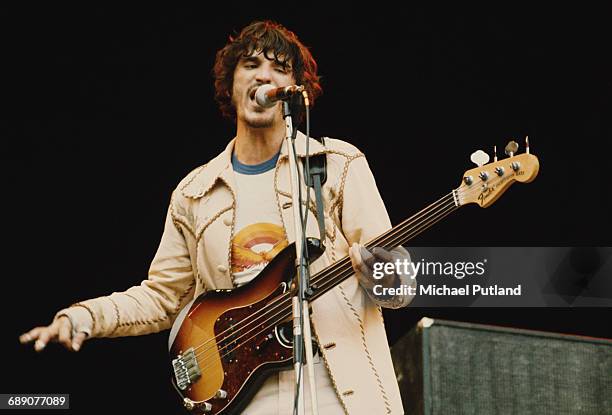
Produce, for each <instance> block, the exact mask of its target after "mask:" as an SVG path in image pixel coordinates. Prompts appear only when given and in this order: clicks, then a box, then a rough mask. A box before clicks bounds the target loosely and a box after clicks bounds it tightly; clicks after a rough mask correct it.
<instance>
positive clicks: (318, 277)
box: [196, 186, 481, 357]
mask: <svg viewBox="0 0 612 415" xmlns="http://www.w3.org/2000/svg"><path fill="white" fill-rule="evenodd" d="M461 187H465V186H461ZM461 187H460V188H458V189H456V190H455V191H454V192H456V193H457V195H456V196H458V197H459V198H463V197H465V196H466V195H467V194H468V193H472V192H474V191H480V190H481V189H480V188H478V187H475V188H472V189H468V190H463V189H461ZM454 192H451V193H449V194H448V195H446V196H444V197H442V198H441V199H440V200H439V201H437V202H435V203H433V204H432V205H430V206H429V207H427V208H425V209H423V210H422V211H421V212H419V213H418V214H417V215H414V216H413V217H411V218H409V219H407V220H406V221H404V222H405V223H401V224H400V225H398V226H397V227H396V228H395V229H394V230H393V229H392V231H391V232H387V233H385V234H383V235H381V236H380V237H378V238H375V239H374V240H372V241H371V242H369V243H368V244H366V246H368V245H377V246H379V245H380V243H381V242H382V241H384V240H385V239H387V241H386V242H385V246H391V245H396V244H398V243H396V242H399V239H398V238H401V236H402V235H397V234H398V233H400V234H401V233H404V232H405V231H406V229H404V228H406V227H407V225H408V224H410V223H412V222H414V221H415V220H416V219H417V217H418V216H423V214H424V213H425V211H427V210H432V209H433V208H432V206H436V205H439V204H440V203H444V202H447V203H448V202H450V201H451V200H450V199H451V198H452V202H453V204H452V209H450V210H448V211H447V212H445V213H444V212H443V215H442V216H441V217H439V218H434V219H435V220H434V221H429V223H424V224H422V225H421V226H420V227H418V228H417V229H416V230H417V231H418V232H422V231H423V230H425V229H427V228H428V227H429V226H431V225H433V224H434V223H436V222H437V221H438V220H440V219H442V217H444V216H446V215H447V214H449V213H450V212H451V211H453V210H455V209H456V208H458V207H457V206H455V200H454V197H455V194H454ZM447 199H449V200H447ZM442 208H443V209H444V208H447V206H443V207H442ZM436 209H439V207H436ZM394 234H395V236H394ZM379 240H380V241H379ZM348 259H349V258H348V257H345V260H348ZM340 262H342V261H340ZM346 262H347V263H348V262H349V261H346ZM338 265H340V264H338ZM341 265H344V264H341ZM338 268H339V267H338V266H336V267H334V266H332V267H328V269H327V270H324V271H327V272H324V271H322V272H321V273H319V274H320V275H315V276H314V277H313V285H315V284H317V282H318V281H321V280H323V279H325V277H326V276H327V275H324V274H333V273H335V272H337V271H339V270H338ZM348 270H349V271H350V272H349V274H347V276H349V275H351V274H352V267H349V268H348ZM342 271H344V270H342ZM347 276H343V277H341V278H340V281H341V280H343V279H344V278H346V277H347ZM324 284H325V285H329V282H328V281H326V282H325V283H324ZM333 284H335V283H334V282H333V280H332V285H333ZM317 290H318V291H320V288H319V287H317ZM283 297H284V298H283ZM287 297H288V295H286V294H283V295H281V296H279V297H278V298H277V300H276V301H275V302H276V303H277V302H278V301H280V300H283V299H287ZM283 303H284V304H281V306H282V305H285V304H286V301H284V302H283ZM274 305H275V304H274V302H273V303H270V304H267V305H266V306H264V307H262V308H261V309H260V310H258V312H259V311H264V310H265V309H266V308H268V310H267V312H266V313H264V315H263V316H258V317H257V318H255V319H252V318H251V317H254V316H255V315H251V316H250V317H249V318H247V319H246V320H243V326H244V325H246V326H249V325H250V324H251V323H253V322H255V321H256V320H257V319H260V317H265V315H266V314H269V313H270V312H274V311H275V310H274V309H271V308H270V307H271V306H274ZM255 314H257V313H255ZM273 317H275V316H273ZM273 317H271V318H273ZM249 320H250V321H249ZM268 320H270V318H268V319H267V320H265V321H264V322H263V323H261V322H260V323H258V324H257V325H256V326H255V327H252V328H251V330H249V331H248V332H246V333H244V334H242V335H241V336H240V337H238V338H234V339H232V340H231V342H230V343H229V344H227V345H226V346H224V347H223V348H221V349H219V351H221V350H223V349H225V348H226V347H228V346H230V345H232V344H235V343H236V342H237V341H238V340H240V339H241V338H243V337H244V336H245V335H248V334H249V333H250V332H252V331H253V330H255V328H256V327H257V326H259V325H261V324H265V323H266V322H267V321H268ZM247 328H248V327H247ZM231 329H232V330H235V329H236V327H235V326H234V327H232V328H231ZM244 329H245V328H244V327H242V328H240V329H239V330H238V332H239V331H241V330H244ZM266 330H267V328H266V329H264V331H266ZM226 331H227V330H225V332H226ZM223 333H224V332H222V333H219V335H217V336H215V337H214V338H212V339H209V340H208V341H207V342H210V341H212V340H215V339H217V338H218V337H219V336H221V335H222V334H223ZM236 334H238V333H237V332H236V331H234V332H233V333H232V334H231V335H230V336H227V337H225V338H223V339H222V340H221V341H225V340H227V338H228V337H235V336H236ZM249 340H250V339H249ZM207 342H205V343H203V344H202V345H200V346H198V347H197V348H200V347H202V346H204V345H205V344H206V343H207ZM205 352H206V350H204V351H202V352H200V353H198V354H197V356H196V357H199V356H201V355H202V354H204V353H205Z"/></svg>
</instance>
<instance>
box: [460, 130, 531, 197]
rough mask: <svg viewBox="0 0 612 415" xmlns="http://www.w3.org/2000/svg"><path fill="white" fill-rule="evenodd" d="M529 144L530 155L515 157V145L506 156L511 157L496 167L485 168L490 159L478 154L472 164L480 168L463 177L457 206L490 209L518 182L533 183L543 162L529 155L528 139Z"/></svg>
mask: <svg viewBox="0 0 612 415" xmlns="http://www.w3.org/2000/svg"><path fill="white" fill-rule="evenodd" d="M525 141H526V143H527V152H526V153H523V154H519V155H514V153H515V152H516V150H517V149H518V144H517V143H516V142H514V141H511V142H510V143H508V145H507V146H506V154H508V155H509V157H508V158H505V159H503V160H499V161H494V162H493V163H488V164H483V163H486V161H488V155H486V153H484V152H483V151H478V152H476V153H474V154H473V155H472V161H474V162H475V163H477V164H478V165H479V166H478V167H476V168H473V169H471V170H468V171H466V172H465V173H464V174H463V180H462V181H461V184H460V185H459V187H457V188H456V189H455V190H454V192H453V193H454V195H455V198H456V203H457V205H458V206H461V205H466V204H468V203H476V204H477V205H479V206H480V207H483V208H484V207H489V206H490V205H492V204H493V202H495V201H496V200H497V199H498V198H499V197H500V196H501V195H502V194H503V193H504V192H505V191H506V190H507V189H508V187H510V185H512V184H513V183H514V182H521V183H529V182H531V181H533V180H534V179H535V178H536V176H537V175H538V171H539V169H540V162H539V161H538V158H537V157H536V156H534V155H533V154H530V153H529V141H528V138H525ZM495 159H497V156H496V157H495ZM481 164H482V165H481Z"/></svg>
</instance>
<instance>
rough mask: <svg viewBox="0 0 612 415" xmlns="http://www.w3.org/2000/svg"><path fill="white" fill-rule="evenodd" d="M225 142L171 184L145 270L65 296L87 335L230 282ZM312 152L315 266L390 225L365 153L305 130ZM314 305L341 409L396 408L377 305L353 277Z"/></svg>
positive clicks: (146, 328)
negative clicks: (136, 281) (90, 294)
mask: <svg viewBox="0 0 612 415" xmlns="http://www.w3.org/2000/svg"><path fill="white" fill-rule="evenodd" d="M305 142H306V140H305V136H304V135H303V134H301V133H300V134H299V135H298V138H297V139H296V152H297V154H298V155H300V156H302V155H304V154H305ZM232 149H233V141H232V142H230V143H229V145H228V146H227V148H226V149H225V151H223V152H222V153H221V154H220V155H219V156H217V157H216V158H214V159H213V160H211V161H210V162H209V163H208V164H206V165H204V166H201V167H199V168H197V169H195V170H194V171H192V172H191V173H189V174H188V175H187V177H185V178H184V179H183V180H182V181H181V182H180V183H179V185H178V186H177V188H176V190H175V191H174V192H173V194H172V199H171V202H170V207H169V210H168V214H167V217H166V223H165V228H164V233H163V236H162V238H161V242H160V245H159V249H158V251H157V253H156V255H155V258H154V259H153V262H152V264H151V267H150V270H149V278H148V279H147V280H145V281H143V282H142V283H141V284H140V285H139V286H135V287H132V288H130V289H128V290H126V291H124V292H120V293H117V292H116V293H113V294H111V295H109V296H106V297H100V298H96V299H92V300H87V301H83V302H80V303H77V304H75V305H74V306H73V307H76V308H79V306H82V307H84V308H85V309H86V310H88V311H89V313H90V315H91V317H92V318H93V321H94V325H93V328H92V329H93V333H92V336H93V337H117V336H133V335H140V334H147V333H152V332H158V331H160V330H165V329H168V328H170V327H171V325H172V323H173V321H174V319H175V318H176V316H177V314H178V313H179V311H180V310H181V308H182V307H184V306H185V305H186V304H187V303H188V302H189V301H191V300H192V299H193V298H194V296H196V297H197V296H198V295H200V294H201V293H202V292H204V291H206V290H210V289H219V288H225V289H227V288H232V287H233V279H232V275H231V266H230V264H231V245H230V244H231V242H230V241H231V239H232V236H233V232H234V221H235V203H236V201H235V200H236V198H235V194H234V189H235V185H234V177H233V170H232V165H231V154H232ZM310 153H311V154H320V153H326V154H327V175H328V178H327V183H326V185H325V186H324V188H323V198H324V203H325V226H326V234H327V235H326V241H325V246H326V247H327V249H326V251H325V253H324V255H323V256H322V257H321V258H319V259H318V260H317V261H315V263H313V266H312V271H313V274H314V273H315V272H317V271H318V270H320V269H322V268H324V267H325V266H327V265H329V264H331V263H333V262H336V261H338V260H339V259H342V258H343V257H345V256H346V255H347V253H348V248H349V246H350V245H351V244H352V243H353V242H357V243H365V242H367V241H369V240H370V239H372V238H374V237H375V236H378V235H379V234H381V233H383V232H384V231H386V230H388V229H389V228H390V221H389V217H388V215H387V212H386V209H385V207H384V204H383V201H382V199H381V197H380V194H379V192H378V189H377V187H376V183H375V181H374V177H373V176H372V173H371V171H370V168H369V167H368V164H367V161H366V159H365V157H364V155H363V154H362V153H360V152H359V150H358V149H357V148H355V147H354V146H352V145H350V144H348V143H346V142H344V141H340V140H334V139H326V144H325V146H323V145H321V144H320V143H319V142H317V141H316V140H312V139H311V141H310ZM288 164H289V163H288V157H287V154H286V150H285V145H284V144H283V147H282V151H281V156H280V157H279V160H278V162H277V165H276V170H275V183H274V185H275V190H276V199H277V204H278V209H279V212H280V213H281V218H282V221H283V225H284V228H285V232H286V235H287V238H288V240H289V241H290V242H291V241H293V240H294V232H293V216H292V209H291V196H290V190H291V187H290V181H289V172H288ZM300 168H301V166H300ZM303 192H305V190H303ZM303 194H305V193H303ZM311 200H314V193H313V194H312V195H311ZM315 212H316V209H314V207H313V206H311V209H310V213H309V214H310V215H311V216H310V217H309V219H308V229H307V233H308V235H309V236H313V237H318V235H319V230H318V227H317V220H316V217H315V216H314V213H315ZM312 309H313V313H312V323H313V327H314V331H315V334H316V336H317V338H318V341H319V344H320V345H321V351H322V354H323V357H324V359H325V362H326V364H327V368H328V370H329V374H330V377H331V379H332V383H333V384H334V387H335V390H336V394H337V395H338V398H339V399H340V401H341V402H342V404H343V406H344V408H345V411H346V412H347V413H349V414H367V415H371V414H377V415H378V414H402V413H403V409H402V403H401V398H400V393H399V388H398V385H397V381H396V378H395V374H394V371H393V365H392V362H391V356H390V353H389V346H388V343H387V336H386V333H385V328H384V324H383V317H382V312H381V309H380V307H379V306H377V305H376V304H374V303H373V302H372V300H371V299H370V298H369V296H368V295H366V293H365V291H364V290H363V289H362V288H361V287H360V285H359V283H358V281H357V278H355V277H354V276H352V277H350V278H349V279H348V280H346V281H345V282H344V283H342V284H340V285H339V286H337V287H336V288H334V289H332V290H331V291H330V292H328V293H327V294H325V295H324V296H322V297H321V298H319V299H317V300H316V301H315V302H313V304H312ZM80 310H83V309H80ZM76 311H77V310H76V309H75V308H72V309H65V310H62V311H60V312H59V313H58V315H59V314H62V313H65V314H68V315H69V316H71V314H72V317H73V318H76V315H77V314H78V313H76ZM73 312H74V313H73Z"/></svg>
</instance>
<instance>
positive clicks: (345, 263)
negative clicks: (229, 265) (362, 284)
mask: <svg viewBox="0 0 612 415" xmlns="http://www.w3.org/2000/svg"><path fill="white" fill-rule="evenodd" d="M471 190H473V189H471ZM471 190H470V191H471ZM458 207H459V206H456V205H454V206H450V207H449V208H448V209H445V210H444V211H442V212H441V214H439V215H438V216H437V217H436V218H433V219H432V220H431V221H429V222H428V223H424V224H422V226H420V227H418V228H416V229H412V230H411V235H409V236H407V239H405V240H409V239H410V238H412V237H414V236H415V235H416V234H418V233H420V232H422V231H424V230H425V229H427V228H429V227H430V226H432V225H433V224H435V223H437V222H438V221H439V220H441V219H442V218H444V217H445V216H447V215H448V214H450V213H451V212H453V211H454V210H456V209H458ZM402 225H403V224H402ZM398 227H400V226H398ZM392 234H395V235H394V236H389V235H387V236H388V237H387V238H386V239H387V241H384V239H385V237H383V236H381V237H380V238H376V239H381V242H383V241H384V242H383V243H384V244H387V245H391V244H395V243H396V242H399V240H400V239H402V238H404V235H397V234H398V232H392V233H390V235H392ZM394 240H395V242H394ZM375 243H376V242H375V241H372V242H371V244H375ZM339 263H342V265H343V266H345V267H344V269H341V270H338V271H341V272H342V273H343V274H341V275H339V276H336V277H333V276H332V277H333V278H332V279H331V280H329V281H326V282H325V284H326V285H330V284H331V285H332V286H334V285H336V284H337V283H339V282H341V281H343V280H344V279H346V278H348V277H349V276H351V275H352V274H353V273H354V271H353V270H352V266H350V261H349V260H348V257H345V258H344V259H343V260H341V261H339ZM320 279H322V278H319V279H318V280H320ZM336 281H338V282H336ZM284 311H285V312H286V313H285V315H283V316H282V317H281V319H279V320H277V321H276V322H274V323H272V325H270V326H268V327H266V328H264V329H262V330H261V331H259V332H257V333H255V334H254V335H253V336H251V337H249V338H248V339H246V340H245V341H244V342H243V343H240V344H238V345H235V343H236V341H238V340H239V339H240V338H237V339H234V340H232V341H231V342H230V344H229V345H232V344H234V345H235V347H234V348H233V349H230V350H228V351H227V352H226V353H225V354H223V355H222V356H220V357H221V358H223V357H225V356H227V355H228V354H229V353H232V352H233V351H234V350H236V349H238V348H239V347H241V346H243V345H244V344H246V343H247V342H248V341H250V340H251V339H253V338H254V337H256V336H257V335H259V334H261V333H263V332H265V331H267V330H269V329H271V328H272V327H274V326H275V325H277V324H278V323H280V322H282V321H283V320H285V319H286V318H287V317H289V316H290V314H288V313H287V311H288V310H287V308H285V310H284ZM281 313H282V310H281ZM277 316H278V313H277V314H276V315H275V316H273V317H271V318H274V317H277ZM268 320H270V318H268ZM268 320H266V321H265V322H264V323H266V322H267V321H268ZM251 331H253V329H251V330H250V331H249V332H251ZM246 334H248V333H246ZM246 334H243V335H242V336H240V337H241V338H242V337H244V336H245V335H246ZM229 345H226V346H224V347H222V348H221V349H219V351H221V350H223V349H225V348H226V347H228V346H229ZM211 357H214V356H211ZM215 361H216V360H215ZM198 363H200V360H198ZM214 363H215V362H214V361H213V364H214ZM205 367H206V366H205Z"/></svg>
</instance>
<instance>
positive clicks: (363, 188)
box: [342, 155, 416, 308]
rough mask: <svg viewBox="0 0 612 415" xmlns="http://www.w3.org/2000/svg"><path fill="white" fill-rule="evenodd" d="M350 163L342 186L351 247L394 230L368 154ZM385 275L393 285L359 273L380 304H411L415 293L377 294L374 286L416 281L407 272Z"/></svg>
mask: <svg viewBox="0 0 612 415" xmlns="http://www.w3.org/2000/svg"><path fill="white" fill-rule="evenodd" d="M349 163H350V164H349V166H348V169H347V173H346V176H345V178H344V185H343V188H342V198H343V200H342V231H343V234H344V236H345V237H346V240H347V242H348V243H349V246H351V245H352V244H353V243H357V244H360V245H365V244H366V243H367V242H369V241H370V240H372V239H374V238H375V237H377V236H379V235H381V234H382V233H384V232H386V231H388V230H389V229H391V221H390V220H389V215H388V213H387V209H386V208H385V204H384V202H383V200H382V198H381V196H380V193H379V192H378V187H377V186H376V181H375V180H374V176H373V174H372V171H371V170H370V167H369V165H368V162H367V160H366V158H365V156H363V155H357V156H355V157H354V158H353V159H352V160H350V161H349ZM384 278H390V279H393V281H392V284H389V283H385V281H383V280H375V279H374V278H373V276H372V275H357V279H358V280H359V283H360V285H361V287H362V288H363V289H364V290H365V291H366V293H367V294H368V296H369V297H370V299H371V300H372V301H373V302H374V303H376V304H377V305H380V306H381V307H386V308H400V307H405V306H407V305H408V304H409V303H410V302H411V301H412V299H413V297H412V296H408V295H394V296H391V295H384V296H382V295H374V292H373V287H374V285H375V284H380V283H381V282H382V283H383V284H384V285H385V286H391V285H392V286H399V285H410V286H414V285H415V284H416V280H415V279H414V278H410V277H409V276H403V275H400V276H396V275H389V276H385V277H384Z"/></svg>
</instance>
